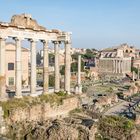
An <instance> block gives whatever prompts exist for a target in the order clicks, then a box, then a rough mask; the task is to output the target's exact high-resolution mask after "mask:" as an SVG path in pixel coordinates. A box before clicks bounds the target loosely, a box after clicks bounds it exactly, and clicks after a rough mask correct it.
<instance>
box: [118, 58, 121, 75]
mask: <svg viewBox="0 0 140 140" xmlns="http://www.w3.org/2000/svg"><path fill="white" fill-rule="evenodd" d="M118 68H119V73H121V61H120V60H118Z"/></svg>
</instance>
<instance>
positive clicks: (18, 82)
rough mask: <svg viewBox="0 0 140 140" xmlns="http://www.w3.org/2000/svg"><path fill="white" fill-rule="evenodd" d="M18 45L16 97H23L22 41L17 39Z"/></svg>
mask: <svg viewBox="0 0 140 140" xmlns="http://www.w3.org/2000/svg"><path fill="white" fill-rule="evenodd" d="M14 40H15V43H16V64H15V68H16V69H15V80H16V81H15V83H16V86H15V87H16V91H15V92H16V97H17V98H20V97H22V91H21V90H22V82H21V81H22V79H21V73H22V70H21V39H18V38H15V39H14Z"/></svg>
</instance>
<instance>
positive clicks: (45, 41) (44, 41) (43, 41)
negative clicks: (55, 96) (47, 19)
mask: <svg viewBox="0 0 140 140" xmlns="http://www.w3.org/2000/svg"><path fill="white" fill-rule="evenodd" d="M41 42H42V43H43V44H45V43H48V42H49V40H41Z"/></svg>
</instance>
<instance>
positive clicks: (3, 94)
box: [0, 38, 7, 100]
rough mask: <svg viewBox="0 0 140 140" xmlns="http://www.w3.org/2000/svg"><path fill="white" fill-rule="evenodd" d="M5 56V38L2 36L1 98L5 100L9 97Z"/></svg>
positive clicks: (0, 60)
mask: <svg viewBox="0 0 140 140" xmlns="http://www.w3.org/2000/svg"><path fill="white" fill-rule="evenodd" d="M5 57H6V56H5V39H4V38H0V100H5V99H6V97H7V94H6V73H5V72H6V67H5Z"/></svg>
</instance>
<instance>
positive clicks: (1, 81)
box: [0, 14, 71, 100]
mask: <svg viewBox="0 0 140 140" xmlns="http://www.w3.org/2000/svg"><path fill="white" fill-rule="evenodd" d="M8 38H12V39H13V40H14V41H15V44H16V62H15V64H16V68H15V72H16V79H15V80H16V88H15V93H16V97H17V98H21V97H22V92H21V91H22V86H21V85H22V84H21V81H22V80H21V75H22V73H21V41H22V40H24V39H27V40H28V41H29V42H30V48H31V83H30V85H31V86H30V92H31V95H34V94H35V93H36V43H37V41H41V42H42V43H43V47H44V48H43V49H44V66H43V70H44V75H43V79H44V81H43V82H44V86H43V93H44V94H46V93H48V80H49V75H48V65H49V64H48V45H49V44H48V42H50V41H52V42H53V43H54V46H55V92H59V91H60V83H59V81H60V80H59V62H58V60H59V59H58V57H59V45H60V44H62V43H64V45H65V82H64V83H65V87H64V91H65V92H67V93H68V94H70V49H71V33H70V32H62V31H60V30H48V29H46V28H45V27H42V26H40V25H38V23H37V21H36V20H34V19H32V17H31V15H29V14H21V15H14V16H13V17H12V18H11V22H10V23H4V22H1V23H0V99H1V100H4V99H6V98H7V97H6V96H7V95H6V84H5V78H6V74H5V70H6V66H5V43H6V39H8Z"/></svg>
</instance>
